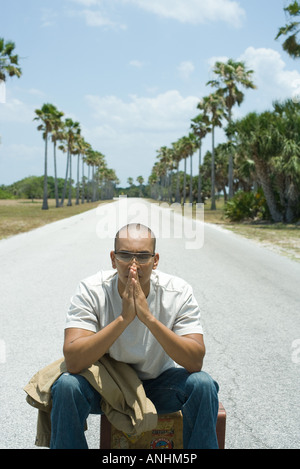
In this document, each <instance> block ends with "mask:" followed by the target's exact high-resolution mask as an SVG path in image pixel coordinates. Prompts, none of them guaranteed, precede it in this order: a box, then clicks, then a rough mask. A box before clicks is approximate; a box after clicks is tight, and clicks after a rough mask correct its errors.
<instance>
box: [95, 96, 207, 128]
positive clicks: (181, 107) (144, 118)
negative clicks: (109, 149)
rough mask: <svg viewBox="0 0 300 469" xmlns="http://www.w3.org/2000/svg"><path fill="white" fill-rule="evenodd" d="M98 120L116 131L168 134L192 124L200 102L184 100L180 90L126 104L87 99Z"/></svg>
mask: <svg viewBox="0 0 300 469" xmlns="http://www.w3.org/2000/svg"><path fill="white" fill-rule="evenodd" d="M86 100H87V102H88V104H89V105H90V107H91V108H92V110H93V113H94V117H95V118H96V119H98V121H101V122H103V123H105V124H106V125H109V126H111V127H113V128H116V130H117V128H118V131H119V130H122V131H125V132H126V133H127V132H129V133H133V132H136V131H146V132H148V131H150V132H164V131H173V130H176V129H178V128H180V127H182V125H184V123H186V124H188V122H189V119H190V118H191V114H193V113H194V112H195V109H196V106H197V104H198V102H199V99H198V98H197V97H195V96H188V97H186V98H184V97H183V96H181V94H180V93H179V92H178V91H177V90H171V91H167V92H166V93H163V94H159V95H158V96H156V97H153V98H149V97H140V98H139V97H137V96H135V95H132V96H130V100H129V102H126V101H124V100H122V99H120V98H117V97H116V96H105V97H99V96H92V95H88V96H86Z"/></svg>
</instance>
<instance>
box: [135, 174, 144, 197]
mask: <svg viewBox="0 0 300 469" xmlns="http://www.w3.org/2000/svg"><path fill="white" fill-rule="evenodd" d="M136 180H137V182H138V183H139V185H140V193H139V197H142V196H143V190H142V188H143V182H144V178H143V176H138V177H137V178H136Z"/></svg>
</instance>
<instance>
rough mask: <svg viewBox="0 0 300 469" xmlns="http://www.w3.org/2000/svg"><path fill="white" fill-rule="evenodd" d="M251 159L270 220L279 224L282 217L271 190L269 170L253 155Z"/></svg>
mask: <svg viewBox="0 0 300 469" xmlns="http://www.w3.org/2000/svg"><path fill="white" fill-rule="evenodd" d="M253 159H254V162H255V165H256V171H257V175H258V179H259V181H260V183H261V186H262V188H263V191H264V195H265V198H266V201H267V205H268V208H269V211H270V214H271V217H272V220H273V221H274V222H275V223H279V222H282V221H283V216H282V214H281V213H280V212H279V210H278V209H277V204H276V199H275V195H274V192H273V189H272V185H271V181H270V177H269V168H268V166H267V165H266V164H264V163H263V162H262V161H261V160H259V159H258V158H256V157H255V155H253Z"/></svg>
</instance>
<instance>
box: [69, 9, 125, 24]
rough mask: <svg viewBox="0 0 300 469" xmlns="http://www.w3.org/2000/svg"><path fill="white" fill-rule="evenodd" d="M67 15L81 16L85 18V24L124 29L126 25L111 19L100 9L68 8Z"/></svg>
mask: <svg viewBox="0 0 300 469" xmlns="http://www.w3.org/2000/svg"><path fill="white" fill-rule="evenodd" d="M67 14H68V15H69V16H81V17H83V18H84V19H85V22H86V24H87V26H92V27H107V28H110V29H126V25H124V24H121V23H117V22H115V21H111V20H110V19H109V18H108V17H107V15H106V14H105V13H103V12H102V11H100V10H97V11H96V10H87V9H85V10H80V11H75V10H69V11H68V13H67Z"/></svg>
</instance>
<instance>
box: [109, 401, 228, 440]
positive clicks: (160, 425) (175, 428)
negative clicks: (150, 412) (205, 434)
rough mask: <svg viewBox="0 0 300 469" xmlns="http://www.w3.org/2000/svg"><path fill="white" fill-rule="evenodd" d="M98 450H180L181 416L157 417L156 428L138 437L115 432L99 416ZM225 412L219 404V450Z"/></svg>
mask: <svg viewBox="0 0 300 469" xmlns="http://www.w3.org/2000/svg"><path fill="white" fill-rule="evenodd" d="M100 418H101V428H100V449H182V448H183V444H182V414H181V412H176V413H174V414H167V415H159V416H158V422H157V426H156V428H154V429H153V430H151V431H149V432H145V433H143V434H142V435H139V436H138V437H135V438H132V437H131V436H130V435H126V434H125V433H123V432H121V431H120V430H117V429H116V428H115V427H113V426H112V425H111V424H110V423H109V421H108V420H107V418H106V416H105V415H101V417H100ZM225 429H226V412H225V409H224V407H223V405H222V403H221V402H220V403H219V412H218V419H217V426H216V432H217V438H218V444H219V448H220V449H224V448H225Z"/></svg>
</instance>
